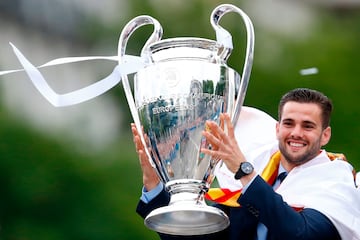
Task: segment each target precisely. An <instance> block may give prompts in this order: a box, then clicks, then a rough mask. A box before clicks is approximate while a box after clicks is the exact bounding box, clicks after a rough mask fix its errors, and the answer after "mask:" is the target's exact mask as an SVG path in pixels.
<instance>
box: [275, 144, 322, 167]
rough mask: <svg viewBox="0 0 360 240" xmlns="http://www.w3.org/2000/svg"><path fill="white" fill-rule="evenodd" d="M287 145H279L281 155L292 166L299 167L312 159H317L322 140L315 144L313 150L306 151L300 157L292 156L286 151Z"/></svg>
mask: <svg viewBox="0 0 360 240" xmlns="http://www.w3.org/2000/svg"><path fill="white" fill-rule="evenodd" d="M285 146H286V143H285V144H284V143H279V150H280V153H281V155H282V156H283V157H284V159H285V160H286V161H287V162H288V163H289V164H291V165H293V166H299V165H301V164H304V163H306V162H308V161H310V160H311V159H313V158H315V157H316V156H317V155H318V154H319V150H320V140H319V141H317V142H316V143H314V144H313V145H312V147H311V148H309V150H308V151H306V152H305V153H303V154H301V155H298V156H294V155H293V154H291V153H290V152H289V151H287V150H286V147H285Z"/></svg>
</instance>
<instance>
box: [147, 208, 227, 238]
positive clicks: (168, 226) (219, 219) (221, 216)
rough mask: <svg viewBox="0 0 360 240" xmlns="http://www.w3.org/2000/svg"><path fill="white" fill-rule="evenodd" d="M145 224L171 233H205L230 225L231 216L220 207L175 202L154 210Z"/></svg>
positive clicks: (162, 231)
mask: <svg viewBox="0 0 360 240" xmlns="http://www.w3.org/2000/svg"><path fill="white" fill-rule="evenodd" d="M144 223H145V225H146V226H147V227H148V228H150V229H152V230H154V231H156V232H160V233H165V234H171V235H204V234H209V233H214V232H218V231H221V230H223V229H225V228H227V227H228V226H229V223H230V222H229V218H228V217H227V216H226V214H225V213H224V212H223V211H221V210H220V209H218V208H215V207H211V206H207V205H206V204H204V205H196V204H174V205H170V206H165V207H161V208H158V209H155V210H154V211H152V212H151V213H150V214H149V215H148V216H147V217H146V218H145V221H144Z"/></svg>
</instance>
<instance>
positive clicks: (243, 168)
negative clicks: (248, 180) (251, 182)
mask: <svg viewBox="0 0 360 240" xmlns="http://www.w3.org/2000/svg"><path fill="white" fill-rule="evenodd" d="M253 172H254V167H253V165H252V164H251V163H250V162H246V161H245V162H241V163H240V165H239V168H238V170H237V171H236V172H235V175H234V178H235V179H236V180H239V179H241V178H243V177H246V176H248V175H250V174H252V173H253Z"/></svg>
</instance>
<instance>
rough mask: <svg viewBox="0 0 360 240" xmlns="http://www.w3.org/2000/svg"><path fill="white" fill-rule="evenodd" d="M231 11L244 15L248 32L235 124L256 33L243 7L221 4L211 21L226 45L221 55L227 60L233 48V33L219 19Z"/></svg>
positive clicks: (252, 56) (250, 64) (217, 35)
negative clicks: (223, 26) (221, 24)
mask: <svg viewBox="0 0 360 240" xmlns="http://www.w3.org/2000/svg"><path fill="white" fill-rule="evenodd" d="M229 12H236V13H238V14H239V15H240V16H241V17H242V20H243V22H244V24H245V27H246V34H247V42H246V44H247V45H246V55H245V64H244V67H243V71H242V75H241V78H242V80H241V82H240V87H239V89H238V92H237V95H236V96H237V98H236V102H235V105H234V109H233V114H232V123H233V124H234V126H235V123H236V122H237V120H238V118H239V116H240V111H241V107H242V105H243V103H244V99H245V94H246V89H247V86H248V83H249V78H250V74H251V68H252V64H253V59H254V44H255V34H254V27H253V24H252V22H251V20H250V18H249V17H248V16H247V15H246V13H244V12H243V11H242V10H241V9H239V8H238V7H236V6H234V5H231V4H222V5H219V6H218V7H216V8H215V9H214V10H213V12H212V13H211V17H210V22H211V25H212V26H213V28H214V30H215V31H216V38H217V41H220V42H221V43H222V44H223V45H224V50H223V52H221V53H220V57H222V58H223V59H224V60H226V59H227V58H228V57H229V56H230V53H231V50H232V41H231V35H230V34H229V33H228V31H226V30H225V29H224V28H222V27H221V26H220V25H219V21H220V19H221V17H222V16H224V15H225V14H226V13H229ZM235 127H236V126H235Z"/></svg>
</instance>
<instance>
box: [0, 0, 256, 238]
mask: <svg viewBox="0 0 360 240" xmlns="http://www.w3.org/2000/svg"><path fill="white" fill-rule="evenodd" d="M229 12H235V13H238V14H239V15H240V17H241V18H242V20H243V22H244V25H245V27H246V33H247V45H246V53H245V61H244V65H243V70H242V75H241V76H240V75H239V74H238V73H237V72H236V71H235V70H234V69H232V68H230V67H228V66H227V64H226V61H227V59H228V57H229V56H230V54H231V51H232V49H233V45H232V37H231V35H230V33H229V32H228V31H226V30H225V29H224V28H222V27H221V26H220V25H219V21H220V19H221V18H222V17H223V16H224V15H225V14H227V13H229ZM210 22H211V25H212V27H213V28H214V30H215V33H216V41H214V40H209V39H203V38H193V37H186V38H185V37H181V38H170V39H164V40H162V39H161V38H162V27H161V25H160V24H159V22H158V21H157V20H156V19H154V18H152V17H150V16H146V15H143V16H138V17H136V18H134V19H133V20H131V21H130V22H129V23H128V24H127V25H126V26H125V27H124V29H123V30H122V32H121V35H120V38H119V43H118V55H117V56H110V57H103V56H92V57H91V56H90V57H69V58H58V59H54V60H52V61H49V62H47V63H45V64H43V65H41V66H37V67H35V66H34V65H32V64H31V63H30V61H29V60H27V59H26V58H25V56H24V55H23V54H22V53H21V52H20V51H19V50H18V49H17V48H16V47H15V46H14V45H13V44H11V46H12V48H13V50H14V53H15V55H16V57H17V58H18V60H19V62H20V64H21V65H22V67H23V69H17V70H7V71H0V75H5V74H9V73H14V72H19V71H25V72H26V74H27V75H28V76H29V78H30V80H31V81H32V83H33V85H34V86H35V88H36V89H37V90H38V91H39V92H40V93H41V94H42V95H43V96H44V97H45V98H46V99H47V100H48V101H49V102H50V103H51V104H52V105H54V106H56V107H64V106H69V105H74V104H78V103H81V102H84V101H87V100H89V99H92V98H94V97H97V96H99V95H101V94H103V93H105V92H106V91H108V90H109V89H110V88H112V87H114V86H117V85H118V84H119V82H120V81H122V84H123V87H124V90H125V95H126V98H127V102H128V105H129V108H130V111H131V115H132V117H133V120H134V123H135V125H136V127H137V129H138V132H139V133H140V138H141V141H142V143H143V145H144V146H145V150H146V154H147V156H148V158H149V159H150V163H151V165H152V166H153V167H154V169H155V170H156V172H157V175H158V176H159V178H160V180H161V181H162V182H163V184H164V185H165V187H166V189H167V191H168V192H169V193H170V196H171V198H170V203H169V205H168V206H165V207H161V208H158V209H155V210H154V211H152V212H151V213H150V214H149V215H148V216H147V217H146V218H145V221H144V223H145V225H146V226H147V227H148V228H150V229H152V230H154V231H157V232H161V233H166V234H175V235H202V234H207V233H213V232H217V231H221V230H223V229H225V228H226V227H227V226H228V225H229V219H228V217H227V216H226V214H225V213H224V212H223V211H221V210H220V209H218V208H215V207H211V206H208V205H207V204H206V203H205V200H204V196H205V193H206V192H207V190H208V189H209V187H210V185H211V183H212V182H213V180H214V168H215V166H216V164H217V163H218V162H219V161H220V159H212V158H211V157H210V156H207V155H204V154H202V153H201V152H200V149H201V148H210V147H211V145H210V144H209V143H208V142H207V141H206V139H205V138H204V137H203V136H202V131H204V130H205V131H206V130H207V129H206V121H208V120H211V121H216V122H218V123H219V122H220V119H219V116H220V114H221V113H224V112H226V113H229V114H230V116H232V120H233V122H236V121H237V119H238V117H239V115H240V110H241V107H242V104H243V101H244V98H245V94H246V89H247V85H248V82H249V78H250V73H251V68H252V61H253V53H254V30H253V26H252V23H251V20H250V19H249V17H248V16H247V15H246V14H245V13H244V12H243V11H242V10H241V9H239V8H237V7H235V6H233V5H230V4H223V5H220V6H218V7H216V8H215V9H214V10H213V12H212V13H211V16H210ZM149 24H152V25H153V26H154V31H153V32H152V34H151V36H150V37H149V39H148V40H147V42H146V43H145V45H144V47H143V48H142V51H141V55H140V56H130V55H126V54H125V52H126V45H127V42H128V40H129V38H130V36H131V34H133V33H134V32H135V31H136V30H137V29H138V28H139V27H141V26H144V25H149ZM99 59H103V60H110V61H117V62H118V65H117V66H116V67H115V68H114V70H113V72H112V73H111V74H110V75H108V76H107V77H106V78H104V79H102V80H100V81H98V82H96V83H93V84H91V85H89V86H86V87H84V88H82V89H78V90H75V91H72V92H69V93H66V94H57V93H56V92H55V91H54V90H53V89H52V88H51V87H50V85H49V84H48V83H47V81H46V80H45V78H44V77H43V75H42V74H41V72H40V71H39V69H40V68H43V67H48V66H54V65H59V64H64V63H73V62H80V61H88V60H99ZM133 73H135V74H134V83H133V88H132V87H131V85H130V83H129V80H128V77H127V75H128V74H133Z"/></svg>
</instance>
